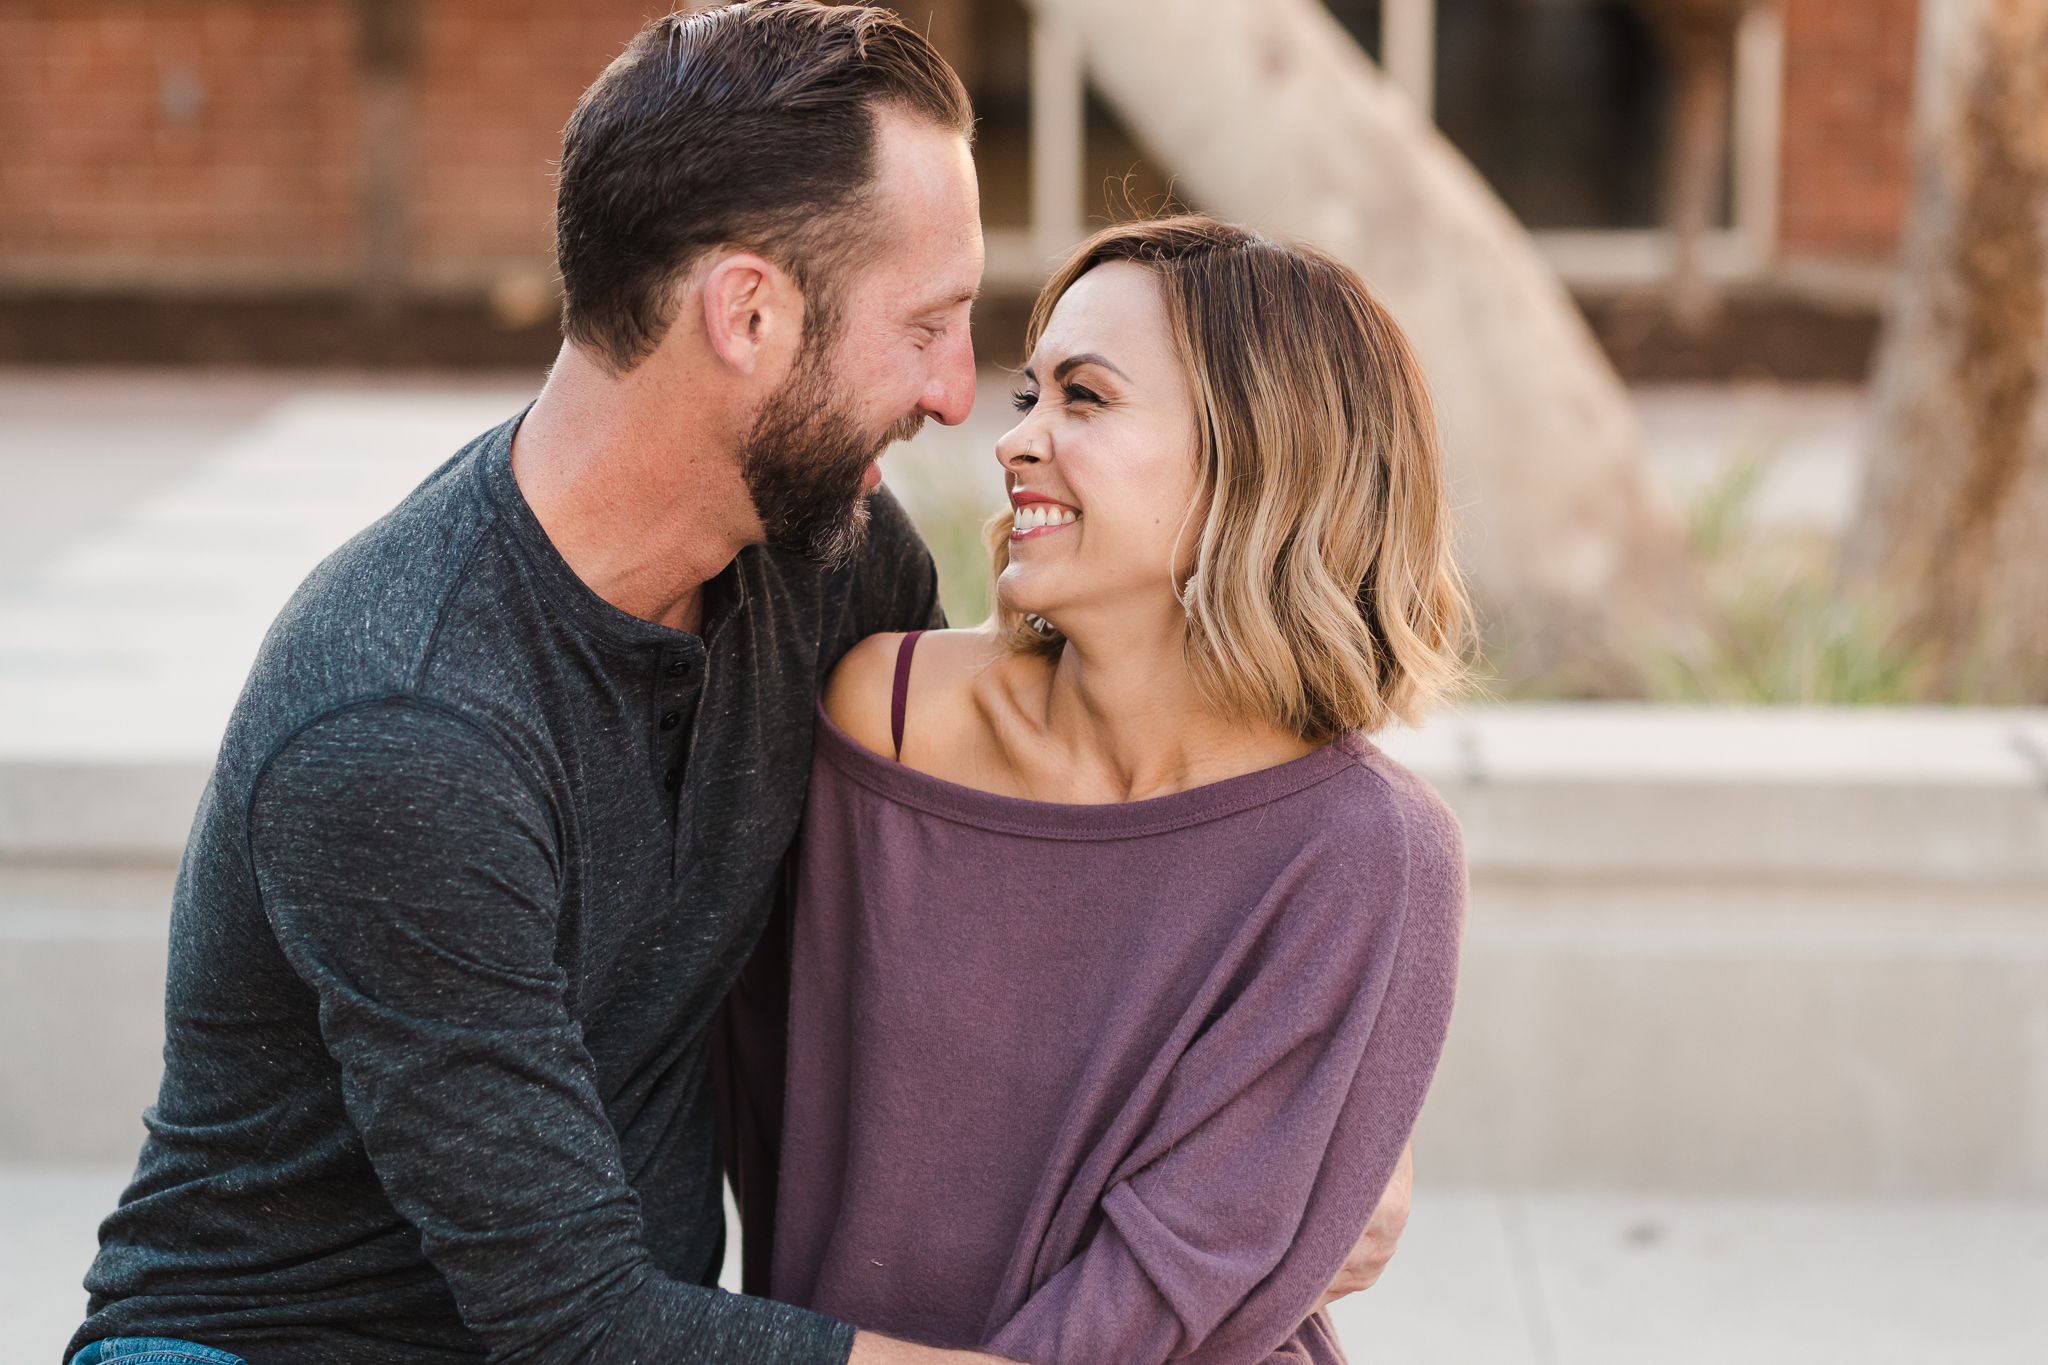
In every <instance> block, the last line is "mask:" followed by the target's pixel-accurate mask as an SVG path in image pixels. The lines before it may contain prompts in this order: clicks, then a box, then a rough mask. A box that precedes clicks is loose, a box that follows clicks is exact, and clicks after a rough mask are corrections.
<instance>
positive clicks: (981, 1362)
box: [846, 1331, 1015, 1365]
mask: <svg viewBox="0 0 2048 1365" xmlns="http://www.w3.org/2000/svg"><path fill="white" fill-rule="evenodd" d="M846 1365H1015V1362H1014V1361H1007V1360H1004V1359H1003V1358H1002V1357H1001V1356H988V1355H982V1354H981V1353H980V1352H978V1351H948V1350H944V1349H942V1348H940V1347H937V1346H919V1345H917V1344H916V1343H914V1342H908V1341H898V1340H897V1339H896V1338H894V1337H885V1336H882V1335H881V1334H880V1333H878V1332H867V1331H863V1332H859V1333H856V1334H855V1335H854V1338H853V1354H852V1355H851V1356H849V1357H848V1358H847V1362H846Z"/></svg>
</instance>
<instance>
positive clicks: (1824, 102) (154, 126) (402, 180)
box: [0, 0, 1916, 380]
mask: <svg viewBox="0 0 2048 1365" xmlns="http://www.w3.org/2000/svg"><path fill="white" fill-rule="evenodd" d="M653 8H654V7H651V6H650V5H648V4H646V3H644V0H578V3H575V4H563V3H558V2H557V0H8V2H7V3H6V4H4V5H0V139H4V145H5V146H6V147H7V149H8V151H7V156H6V157H5V158H4V160H0V359H7V360H16V361H56V360H63V361H85V362H102V363H112V362H124V361H144V362H154V361H188V362H201V363H257V364H307V363H324V362H335V361H343V362H355V363H370V364H398V365H416V364H421V363H429V364H440V365H467V366H477V365H502V364H508V363H521V362H531V361H544V360H546V359H547V358H548V357H549V356H550V355H551V354H552V352H553V348H554V345H555V341H556V336H555V333H554V331H553V329H552V326H553V325H552V311H553V309H552V292H553V275H552V265H551V236H550V213H551V206H552V184H551V179H550V172H551V167H552V163H553V158H554V156H555V154H556V151H557V147H558V142H559V135H560V130H561V127H562V124H563V122H564V120H565V119H566V117H567V114H568V112H569V110H570V108H571V107H572V105H573V104H574V102H575V100H576V97H577V95H578V94H579V93H580V91H581V90H582V89H583V87H584V86H585V85H586V84H587V83H588V82H589V81H590V79H591V78H592V77H593V76H594V75H595V74H596V73H597V72H598V71H599V70H601V69H602V68H603V66H604V64H605V62H606V61H608V60H609V59H610V57H611V56H612V55H613V54H615V53H616V52H617V51H618V50H619V48H620V46H621V45H622V44H623V43H624V41H625V40H626V39H627V38H628V37H629V36H630V35H631V34H632V33H633V32H634V31H635V30H636V29H638V28H639V26H640V25H641V24H642V23H643V22H644V21H645V19H646V18H647V17H648V15H649V14H651V13H652V12H653ZM1655 9H1656V5H1655V4H1654V3H1648V4H1644V3H1631V2H1630V0H1330V10H1331V13H1332V14H1333V15H1334V16H1335V17H1336V19H1337V20H1338V21H1339V22H1340V23H1341V24H1342V25H1343V26H1344V28H1345V29H1346V30H1348V31H1349V32H1350V33H1351V34H1352V35H1353V36H1354V37H1355V38H1356V39H1357V40H1358V41H1359V42H1360V43H1361V44H1362V45H1363V46H1364V47H1365V48H1366V50H1367V51H1368V52H1370V53H1372V54H1373V55H1374V56H1375V57H1377V56H1379V54H1380V53H1381V52H1382V51H1383V50H1384V51H1386V52H1387V54H1388V63H1387V66H1388V70H1389V72H1390V74H1391V75H1392V76H1393V77H1394V79H1395V80H1396V81H1397V82H1398V83H1400V84H1401V85H1403V87H1404V88H1406V89H1407V90H1408V91H1409V93H1410V94H1411V95H1412V96H1413V97H1414V98H1415V99H1416V101H1417V102H1418V103H1419V104H1421V105H1422V106H1424V107H1426V108H1427V109H1429V110H1430V111H1431V112H1432V113H1433V116H1434V118H1435V120H1436V123H1437V125H1438V126H1439V127H1440V128H1441V129H1442V130H1443V132H1444V134H1445V135H1446V136H1447V137H1448V138H1449V139H1450V140H1451V142H1452V143H1453V144H1454V145H1456V146H1457V147H1458V148H1459V150H1461V151H1462V152H1463V153H1464V154H1465V155H1466V156H1467V157H1469V158H1470V159H1471V161H1472V163H1473V164H1474V165H1475V166H1477V167H1478V169H1479V170H1480V171H1481V172H1482V173H1483V174H1484V175H1485V176H1486V178H1487V180H1488V181H1489V182H1490V183H1491V184H1492V186H1493V187H1494V189H1495V190H1496V191H1498V192H1499V194H1500V196H1501V197H1502V199H1503V200H1504V201H1505V202H1506V203H1507V205H1508V206H1509V208H1511V209H1512V210H1513V211H1514V213H1515V214H1516V215H1517V216H1518V217H1519V218H1520V219H1521V220H1522V222H1523V223H1525V224H1526V225H1527V226H1528V227H1530V228H1531V229H1533V230H1534V231H1535V232H1536V233H1537V240H1538V241H1539V243H1540V244H1541V245H1542V248H1543V250H1544V252H1545V254H1546V255H1547V256H1548V257H1549V258H1550V259H1551V260H1552V261H1553V262H1554V263H1555V265H1556V266H1557V268H1558V269H1559V271H1560V272H1561V273H1562V275H1563V277H1564V279H1565V280H1566V282H1567V283H1568V284H1569V285H1570V286H1571V287H1572V289H1573V291H1574V294H1575V295H1576V297H1577V298H1578V299H1579V300H1580V302H1581V304H1582V305H1583V306H1584V307H1585V309H1586V310H1587V313H1588V315H1589V317H1590V318H1591V319H1592V320H1593V322H1594V323H1595V326H1596V330H1597V331H1598V333H1599V335H1600V337H1601V340H1602V341H1603V343H1604V344H1605V345H1606V347H1607V349H1608V351H1609V353H1610V355H1611V356H1612V357H1613V359H1614V360H1615V362H1616V364H1617V366H1618V368H1619V369H1620V371H1621V373H1622V374H1623V376H1624V377H1626V378H1641V379H1660V378H1661V379H1671V378H1709V377H1728V376H1738V377H1740V376H1747V377H1762V376H1772V377H1777V378H1781V379H1808V380H1811V379H1836V380H1851V379H1857V378H1860V377H1861V376H1862V375H1863V373H1864V371H1865V369H1866V368H1867V365H1868V361H1869V355H1870V350H1871V344H1872V340H1873V338H1874V336H1875V333H1876V326H1877V319H1878V316H1879V312H1880V310H1881V308H1882V306H1883V304H1884V302H1885V301H1886V300H1887V299H1888V297H1889V272H1890V270H1891V268H1892V265H1893V263H1894V260H1895V257H1896V253H1897V249H1898V241H1899V232H1900V223H1901V218H1902V214H1903V211H1904V207H1905V204H1906V199H1907V191H1908V179H1909V170H1910V166H1909V157H1908V125H1909V121H1910V114H1911V103H1912V101H1911V90H1912V75H1913V65H1914V35H1915V31H1916V26H1915V11H1916V0H1786V3H1785V4H1784V6H1783V8H1782V10H1780V9H1777V8H1773V7H1768V6H1766V7H1760V8H1756V9H1753V10H1750V11H1749V12H1748V14H1747V16H1746V17H1744V18H1742V19H1741V20H1740V33H1739V36H1738V37H1736V38H1735V40H1734V41H1733V42H1732V44H1731V45H1730V48H1729V55H1728V56H1727V57H1726V59H1725V60H1726V63H1727V66H1728V68H1729V69H1728V71H1727V73H1726V80H1727V83H1728V85H1729V87H1730V91H1731V95H1732V98H1731V99H1730V100H1729V102H1728V116H1727V124H1728V127H1727V130H1726V133H1727V141H1728V146H1729V153H1730V154H1729V156H1728V158H1727V163H1726V174H1725V182H1726V183H1725V187H1724V189H1723V192H1721V193H1719V194H1717V195H1716V196H1715V201H1716V202H1715V203H1714V204H1713V205H1712V206H1711V208H1710V210H1709V213H1710V219H1711V226H1710V229H1709V231H1708V232H1707V234H1706V236H1705V238H1704V240H1703V241H1702V244H1701V253H1700V254H1701V260H1702V264H1703V269H1704V270H1705V272H1706V273H1707V274H1709V275H1710V276H1712V277H1713V278H1714V279H1715V280H1716V281H1718V282H1720V283H1721V284H1722V285H1724V286H1725V288H1726V291H1727V293H1726V298H1727V305H1728V306H1727V307H1726V308H1724V309H1722V310H1721V311H1720V313H1719V315H1718V317H1717V318H1716V319H1715V322H1714V325H1713V326H1712V327H1710V328H1706V329H1702V330H1698V331H1695V332H1692V333H1690V334H1688V333H1687V332H1685V331H1684V330H1682V329H1676V328H1673V327H1672V326H1671V325H1670V324H1669V319H1668V317H1667V316H1666V313H1665V311H1664V310H1662V309H1660V308H1656V307H1650V306H1645V304H1644V301H1643V300H1644V295H1645V294H1646V293H1647V292H1648V291H1650V290H1652V289H1653V288H1654V287H1655V286H1656V285H1657V283H1658V282H1659V280H1660V279H1661V278H1662V276H1663V275H1664V274H1665V272H1666V271H1667V270H1668V268H1669V263H1670V250H1669V245H1668V243H1667V242H1666V241H1665V239H1664V234H1662V233H1661V232H1660V229H1659V223H1660V221H1662V219H1663V208H1664V205H1663V200H1664V198H1665V197H1666V194H1665V187H1666V184H1667V180H1668V178H1669V174H1670V165H1669V163H1670V161H1671V159H1672V157H1673V156H1674V150H1673V148H1674V142H1675V138H1676V131H1677V122H1678V115H1677V109H1676V104H1677V95H1678V91H1679V86H1680V80H1679V73H1678V72H1677V70H1676V69H1675V66H1676V61H1675V57H1674V53H1673V50H1672V45H1671V44H1670V43H1668V42H1665V41H1661V40H1660V35H1659V32H1658V31H1657V30H1656V29H1655V28H1654V26H1653V21H1652V17H1651V14H1652V12H1653V11H1654V10H1655ZM904 12H905V13H906V14H907V15H910V16H911V17H912V18H913V19H915V20H917V21H919V22H921V23H922V24H924V25H925V26H926V27H927V28H928V30H929V32H930V34H931V36H932V37H933V39H934V40H935V41H936V43H937V44H938V46H939V47H940V48H941V49H942V50H943V51H944V52H945V53H946V55H947V56H948V57H949V59H950V60H952V62H953V63H954V65H955V66H956V68H957V69H958V70H959V71H960V73H961V74H962V76H963V77H964V78H965V79H966V81H967V83H968V85H969V87H970V90H971V92H972V94H973V96H974V100H975V105H976V108H977V110H978V112H979V114H980V116H981V125H980V129H979V132H978V141H977V147H976V155H977V160H978V163H979V168H980V171H981V178H982V192H983V213H984V218H985V221H986V224H987V227H988V230H989V245H990V279H989V285H990V300H989V304H988V305H987V306H985V307H984V309H983V310H982V315H983V332H984V335H985V336H986V339H987V346H986V351H985V353H986V354H987V355H988V356H989V357H990V358H991V359H996V360H1000V361H1004V362H1007V361H1009V360H1011V359H1012V358H1013V357H1011V356H1010V355H1009V353H1008V350H1007V349H1006V348H1011V347H1013V346H1014V338H1015V337H1016V335H1017V334H1018V332H1019V327H1018V323H1019V322H1020V320H1021V319H1020V308H1019V301H1020V300H1022V299H1026V298H1028V296H1029V294H1030V292H1031V291H1032V290H1033V289H1035V287H1036V285H1037V283H1038V280H1039V279H1040V278H1041V277H1042V275H1043V272H1044V268H1045V265H1046V262H1047V259H1048V258H1049V256H1050V255H1051V254H1052V252H1053V251H1054V250H1056V249H1057V248H1058V247H1061V246H1064V245H1066V244H1067V243H1068V242H1069V241H1071V240H1072V239H1073V238H1075V237H1076V236H1078V235H1079V233H1080V232H1081V231H1082V230H1083V229H1084V228H1086V227H1088V226H1090V225H1096V224H1100V223H1102V222H1105V221H1108V220H1109V219H1111V218H1115V217H1121V216H1127V215H1129V214H1130V213H1132V212H1134V211H1138V210H1142V209H1147V208H1157V207H1158V206H1160V205H1161V204H1163V203H1165V202H1167V199H1168V196H1169V195H1170V194H1171V192H1172V190H1173V187H1174V185H1175V179H1176V170H1177V168H1175V167H1171V166H1162V165H1157V164H1154V163H1152V162H1149V161H1148V160H1147V159H1146V156H1145V153H1144V150H1143V149H1142V147H1141V145H1140V143H1139V141H1138V139H1136V138H1134V137H1133V136H1132V134H1131V132H1130V131H1129V130H1127V129H1126V128H1125V127H1124V126H1123V124H1122V123H1121V122H1119V120H1118V119H1117V118H1116V116H1115V115H1114V113H1112V111H1111V110H1110V108H1109V107H1108V105H1107V104H1105V103H1104V101H1103V100H1101V99H1100V98H1099V97H1097V96H1096V95H1095V94H1094V93H1093V92H1092V90H1091V89H1090V87H1089V84H1088V82H1087V80H1086V79H1085V76H1084V74H1083V72H1082V70H1081V68H1080V57H1079V53H1078V49H1077V48H1076V47H1075V46H1074V45H1073V44H1071V43H1067V44H1062V43H1060V42H1058V41H1053V42H1046V41H1043V35H1041V40H1040V41H1038V42H1037V43H1036V45H1034V36H1033V24H1032V20H1031V18H1030V16H1029V14H1028V13H1027V11H1026V9H1025V8H1024V6H1023V4H1022V3H1021V0H941V2H940V3H932V2H931V0H908V3H906V5H905V6H904ZM401 315H402V317H403V322H402V323H399V322H397V321H396V319H398V318H399V317H400V316H401Z"/></svg>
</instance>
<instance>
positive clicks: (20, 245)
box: [0, 0, 1916, 284]
mask: <svg viewBox="0 0 2048 1365" xmlns="http://www.w3.org/2000/svg"><path fill="white" fill-rule="evenodd" d="M1785 2H1786V7H1787V13H1786V81H1785V105H1784V113H1785V121H1784V126H1785V140H1784V148H1783V153H1784V183H1783V197H1782V217H1781V240H1782V242H1783V245H1784V249H1785V251H1786V252H1787V253H1788V254H1794V255H1819V256H1834V257H1856V258H1875V259H1882V258H1885V257H1888V256H1890V255H1891V253H1892V252H1893V250H1894V247H1895V244H1896V241H1897V237H1898V229H1899V222H1900V218H1901V216H1902V213H1903V210H1904V205H1905V201H1906V197H1907V188H1908V178H1909V164H1908V163H1909V158H1908V124H1909V120H1910V105H1911V92H1912V74H1913V52H1914V34H1915V12H1916V0H1785ZM423 3H424V6H425V9H424V16H425V17H424V33H423V52H422V58H421V60H422V70H421V87H420V97H419V103H418V108H417V115H416V119H415V125H414V126H415V142H414V148H413V152H414V155H413V175H412V218H411V229H412V244H413V260H414V263H415V267H416V269H417V271H418V273H419V275H420V276H421V278H423V279H426V280H429V281H434V280H440V281H445V282H462V281H463V280H465V279H467V280H472V281H473V280H475V279H477V278H488V276H489V274H490V273H491V272H492V271H494V270H496V269H499V268H501V267H503V266H507V265H512V264H518V263H526V264H537V263H540V262H544V261H545V260H546V259H547V256H548V254H549V216H550V205H551V201H552V190H551V185H550V179H549V177H550V174H551V171H552V162H553V158H554V157H555V155H556V153H557V150H558V139H559V134H560V130H561V126H562V123H563V121H564V119H565V118H566V117H567V115H568V113H569V110H570V108H571V107H572V106H573V105H574V103H575V99H576V96H577V94H578V93H579V92H580V91H581V90H582V89H583V87H584V86H585V85H586V84H587V83H588V82H589V81H590V80H591V79H592V78H593V77H594V76H595V75H596V74H597V73H598V71H600V70H601V69H602V68H603V66H604V64H605V63H606V62H607V61H609V60H610V58H611V57H612V56H613V55H614V54H615V53H616V52H617V51H618V50H619V48H620V46H621V45H622V44H623V43H624V42H625V41H626V39H627V38H629V37H630V36H631V35H632V33H633V32H634V31H635V30H636V29H637V28H638V27H639V26H640V25H641V24H642V23H643V22H644V21H645V19H646V18H647V17H649V16H651V15H653V14H656V13H659V12H662V11H664V10H665V9H667V8H668V5H667V4H665V3H663V0H423ZM906 8H919V9H920V14H921V15H922V13H923V11H926V10H932V9H937V10H940V11H942V12H943V13H941V14H939V15H934V16H933V19H934V20H939V19H943V20H945V22H934V24H933V31H934V33H935V34H938V33H940V32H941V31H950V30H952V29H954V28H958V27H959V26H960V24H962V23H964V22H965V20H964V19H963V18H961V15H960V14H959V13H956V12H955V11H959V10H960V6H959V4H957V3H955V0H944V3H934V0H924V3H923V5H922V6H921V7H920V6H906ZM353 22H354V21H353V17H352V10H351V5H350V3H349V0H5V3H0V148H4V149H5V154H4V155H0V281H5V280H7V279H12V280H14V281H15V282H21V281H24V280H26V281H31V282H32V281H34V280H35V279H37V278H38V276H39V273H40V274H41V275H42V276H45V277H48V278H49V279H50V280H53V281H68V282H75V281H77V280H81V279H91V278H94V277H95V275H99V276H104V277H107V278H110V279H112V280H114V281H115V282H119V281H121V280H129V281H139V280H150V279H175V278H177V277H178V276H179V274H180V273H181V272H183V273H184V274H186V275H193V274H194V272H197V277H198V278H201V279H223V280H229V281H232V280H235V279H237V278H239V279H242V280H243V281H244V282H256V283H259V284H260V283H262V282H264V281H271V282H276V283H286V282H291V281H294V280H296V281H298V282H301V283H305V282H329V283H332V282H340V281H342V280H345V279H346V278H348V276H349V272H350V270H351V269H352V267H353V263H354V261H355V259H356V253H357V251H358V249H359V248H358V242H359V215H358V204H357V184H358V173H359V169H358V168H359V156H358V127H357V117H358V113H357V107H356V100H355V67H354V28H353ZM953 45H954V46H959V45H960V44H959V43H957V42H956V43H955V44H953ZM209 270H211V271H212V272H213V274H212V275H210V276H209V275H207V273H206V272H207V271H209Z"/></svg>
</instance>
